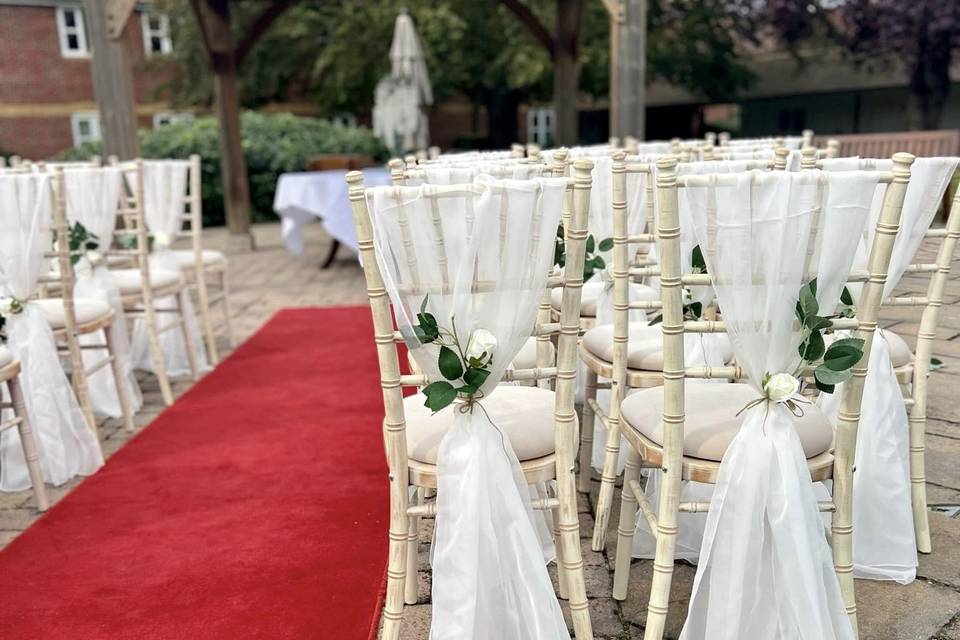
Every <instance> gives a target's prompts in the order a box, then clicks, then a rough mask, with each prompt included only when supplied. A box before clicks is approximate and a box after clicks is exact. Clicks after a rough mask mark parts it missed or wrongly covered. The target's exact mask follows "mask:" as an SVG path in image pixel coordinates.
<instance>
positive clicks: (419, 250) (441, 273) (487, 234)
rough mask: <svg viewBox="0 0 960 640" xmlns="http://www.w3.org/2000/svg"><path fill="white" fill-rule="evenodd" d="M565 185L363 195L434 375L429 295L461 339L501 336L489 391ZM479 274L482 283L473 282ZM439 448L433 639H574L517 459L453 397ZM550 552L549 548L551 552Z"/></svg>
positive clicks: (534, 296) (528, 307) (522, 320)
mask: <svg viewBox="0 0 960 640" xmlns="http://www.w3.org/2000/svg"><path fill="white" fill-rule="evenodd" d="M565 188H566V181H565V180H563V179H557V178H548V179H544V178H538V179H536V180H526V181H512V180H505V181H496V180H492V179H484V178H479V179H477V180H476V181H475V182H474V183H473V184H472V185H463V195H462V196H447V197H444V198H437V199H435V198H432V197H429V196H428V194H429V193H430V190H431V187H430V186H421V187H420V188H419V190H418V191H417V192H416V194H417V195H416V196H415V197H413V198H409V194H410V191H406V192H405V193H406V194H407V196H406V197H405V198H404V200H403V201H402V202H399V203H398V202H397V201H396V200H395V198H396V196H397V193H398V192H397V190H396V189H394V188H392V187H377V188H374V189H372V190H370V191H368V202H369V204H370V210H371V218H372V222H373V228H374V242H375V246H376V248H377V259H378V261H379V264H380V268H381V271H382V272H383V276H384V282H385V284H386V287H387V291H388V293H389V294H390V299H391V302H392V303H393V309H394V314H395V316H396V319H397V324H398V326H399V328H400V331H401V333H402V334H403V335H404V337H405V341H406V343H407V345H408V347H409V348H410V353H411V354H412V356H413V357H414V359H415V360H416V362H417V365H418V366H419V367H420V369H421V371H423V372H424V373H425V374H426V375H428V376H429V378H430V380H431V381H438V380H443V379H444V378H443V376H442V375H441V374H440V371H439V368H438V363H437V354H438V348H437V346H436V345H435V344H428V345H422V344H420V342H419V340H417V339H416V337H415V334H414V332H413V326H414V325H416V324H417V323H418V321H417V318H416V316H417V313H418V312H419V311H420V308H421V305H422V304H424V298H425V292H426V291H429V290H433V291H434V292H435V293H433V294H431V295H429V297H428V298H427V300H426V303H425V304H426V307H425V308H426V310H427V312H429V313H431V314H433V316H434V317H435V318H436V319H437V322H438V324H439V325H440V326H441V327H443V328H444V329H446V330H449V331H455V332H456V334H457V336H458V337H459V338H460V339H461V340H462V341H463V344H464V345H466V344H467V340H468V337H469V336H472V335H473V334H474V332H475V331H478V330H481V329H483V330H486V331H489V332H490V333H491V334H492V335H493V336H494V337H495V341H496V342H495V347H494V350H493V362H492V365H491V371H490V374H489V377H488V378H487V379H486V382H485V383H484V384H483V385H482V387H481V388H480V391H481V393H482V394H483V395H484V396H485V397H489V396H490V394H492V393H494V392H495V391H496V385H497V381H498V380H499V379H500V377H501V376H502V374H503V372H504V370H505V369H506V368H507V366H508V365H509V364H510V362H511V361H512V360H513V358H514V356H516V354H517V353H518V352H519V350H520V348H521V347H522V346H523V344H524V342H525V341H526V340H527V339H528V338H529V336H530V333H531V330H532V328H533V326H534V323H535V320H536V314H537V307H538V304H539V301H540V299H541V298H542V296H543V292H544V287H545V284H546V275H547V272H548V271H549V268H550V262H551V260H552V257H553V245H554V238H555V236H556V228H557V225H558V224H559V222H560V210H561V205H562V199H563V194H564V189H565ZM475 281H481V282H482V283H483V288H482V290H481V291H474V290H473V285H474V282H475ZM453 411H454V413H455V418H454V423H453V425H452V426H451V428H450V429H449V431H447V433H446V434H445V435H444V436H443V439H442V441H441V443H440V447H439V452H438V456H437V487H438V488H437V519H436V529H435V533H434V541H433V549H432V552H433V623H432V627H431V630H430V638H431V639H432V640H454V639H456V640H460V639H462V638H499V639H503V640H526V639H528V638H544V639H554V638H561V639H567V638H569V633H568V632H567V628H566V625H565V624H564V621H563V616H562V614H561V611H560V607H559V604H558V603H557V598H556V596H555V594H554V592H553V587H552V586H551V584H550V579H549V577H548V575H547V572H546V567H545V566H544V563H543V560H542V556H541V553H542V550H541V547H540V542H539V541H538V539H537V533H536V528H537V521H538V520H539V517H538V516H536V515H534V513H533V511H532V509H531V506H530V493H529V488H528V487H527V486H526V481H525V480H524V477H523V474H522V472H521V470H520V465H519V462H518V461H517V457H516V455H515V453H514V452H513V449H512V447H511V445H510V442H509V440H507V439H506V438H504V437H503V436H502V434H501V433H500V432H499V430H498V429H497V427H496V425H494V424H492V423H491V421H490V419H489V417H488V416H487V414H486V412H485V410H484V409H483V408H482V402H481V403H480V405H479V406H474V407H473V409H472V411H461V406H454V407H453ZM548 555H552V554H548Z"/></svg>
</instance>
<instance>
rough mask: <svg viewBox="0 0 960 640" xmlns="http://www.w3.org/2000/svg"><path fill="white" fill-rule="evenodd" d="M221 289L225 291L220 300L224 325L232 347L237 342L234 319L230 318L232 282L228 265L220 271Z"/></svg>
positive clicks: (228, 342)
mask: <svg viewBox="0 0 960 640" xmlns="http://www.w3.org/2000/svg"><path fill="white" fill-rule="evenodd" d="M220 290H221V291H222V293H223V299H222V300H221V301H220V304H221V306H223V327H224V328H225V329H226V331H227V344H228V345H229V346H230V348H231V349H232V348H233V345H234V344H235V342H234V338H233V321H232V320H231V319H230V284H229V278H228V277H227V269H226V267H224V269H223V270H222V271H220Z"/></svg>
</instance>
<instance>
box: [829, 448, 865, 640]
mask: <svg viewBox="0 0 960 640" xmlns="http://www.w3.org/2000/svg"><path fill="white" fill-rule="evenodd" d="M852 489H853V463H852V460H851V461H850V462H849V464H843V462H842V461H839V460H838V461H837V462H835V463H834V467H833V503H834V505H835V506H836V509H835V510H834V512H833V523H832V526H831V527H830V533H831V537H832V540H833V568H834V570H835V571H836V572H837V578H838V579H839V581H840V593H841V595H842V596H843V604H844V606H845V607H846V611H847V616H849V618H850V624H851V625H852V626H853V633H854V636H855V637H859V632H858V628H857V601H856V598H855V596H854V584H853V492H852Z"/></svg>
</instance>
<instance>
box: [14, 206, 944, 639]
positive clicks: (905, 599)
mask: <svg viewBox="0 0 960 640" xmlns="http://www.w3.org/2000/svg"><path fill="white" fill-rule="evenodd" d="M254 234H255V237H256V239H257V245H258V248H257V250H255V251H230V278H231V284H232V288H233V291H232V305H233V314H234V318H235V321H234V328H235V332H236V335H237V338H238V341H242V340H245V339H246V338H247V337H249V336H250V335H251V334H252V333H254V332H255V331H256V330H257V329H258V328H259V327H260V326H262V325H263V324H264V323H265V322H266V321H267V320H268V319H269V318H270V316H272V315H273V314H274V313H275V312H276V311H278V310H279V309H282V308H284V307H297V306H327V305H353V304H364V303H365V302H366V294H365V290H364V285H363V275H362V272H361V270H360V267H359V266H358V265H357V263H356V260H355V258H354V257H353V256H351V255H350V254H349V253H348V252H347V251H345V250H341V254H340V257H339V259H338V260H337V261H336V262H335V263H334V264H333V265H332V266H331V268H329V269H327V270H320V269H319V264H320V262H321V260H322V259H323V257H324V256H325V255H326V251H327V248H328V246H329V238H328V237H327V236H326V235H325V233H324V232H323V230H322V228H321V227H320V226H319V225H309V226H308V227H307V229H306V238H307V243H306V244H307V250H306V252H305V254H304V256H302V257H299V258H297V257H294V256H292V255H291V254H289V253H288V252H287V251H286V250H285V249H284V248H283V246H282V245H281V243H280V227H279V225H278V224H265V225H258V226H256V227H255V229H254ZM206 236H207V238H208V240H207V244H208V246H210V247H212V248H225V241H226V236H225V234H224V233H223V231H222V230H211V231H208V232H206ZM923 261H924V262H931V261H932V255H931V256H927V257H926V258H924V260H923ZM923 280H924V279H923V277H922V276H907V277H906V278H904V280H903V282H902V283H901V286H900V289H899V290H898V293H899V294H901V295H921V296H922V295H925V287H924V286H923ZM958 303H960V264H956V263H955V265H954V270H953V274H952V275H951V278H950V282H949V284H948V286H947V293H946V305H945V306H944V308H943V309H942V321H941V329H940V332H939V334H938V336H937V341H936V344H935V347H934V350H933V351H934V354H935V356H936V357H938V358H939V359H940V360H942V361H943V362H944V365H945V366H944V368H943V369H941V370H939V371H937V372H936V373H935V374H934V375H933V377H932V382H931V385H930V401H929V406H930V408H929V415H930V419H929V421H928V424H927V490H928V493H929V497H930V502H931V505H934V506H935V507H936V508H941V509H942V510H943V511H944V512H945V514H940V513H933V514H931V526H932V529H933V548H934V552H933V554H931V555H929V556H923V557H921V560H920V570H919V577H918V579H917V580H916V581H915V582H914V583H912V584H910V585H908V586H901V585H896V584H890V583H879V582H872V581H864V580H858V581H857V600H858V606H859V609H860V626H861V630H860V637H861V638H863V639H864V640H914V639H916V640H960V519H956V518H954V517H952V516H954V515H956V513H955V510H954V509H953V507H954V506H960V466H958V464H957V461H958V460H960V304H958ZM882 318H883V324H884V326H887V327H891V328H893V329H895V330H896V331H897V332H899V333H901V335H903V336H904V338H906V339H907V341H908V342H909V343H910V344H911V346H912V345H913V343H914V342H915V335H916V331H917V322H918V318H919V314H918V313H917V310H912V309H904V308H899V309H888V310H886V311H884V313H883V314H882ZM221 351H222V352H223V354H224V355H225V354H226V353H227V352H228V351H229V349H228V348H227V346H226V344H225V343H222V344H221ZM141 384H142V387H143V390H144V399H145V406H144V409H143V410H142V411H141V412H140V413H139V414H138V415H137V430H138V431H139V430H141V429H143V428H144V427H145V426H147V425H148V424H149V423H150V422H151V421H152V420H153V418H154V417H156V415H157V414H158V413H159V412H160V411H161V410H162V408H163V407H162V401H161V399H160V393H159V389H158V388H157V386H156V383H155V380H154V379H153V378H152V377H151V376H143V377H142V379H141ZM189 386H190V383H189V382H188V381H178V382H177V383H176V384H175V386H174V391H175V393H176V394H177V395H179V394H181V393H183V392H184V391H185V390H186V389H187V388H188V387H189ZM370 428H377V425H370ZM135 435H136V434H128V433H126V432H125V431H124V430H123V429H122V426H121V425H120V424H119V422H118V421H108V422H107V423H106V424H104V425H102V426H101V428H100V437H101V440H102V442H103V448H104V453H105V454H106V455H107V456H109V455H112V454H113V453H114V452H116V451H117V450H118V449H119V448H120V447H122V446H123V445H124V444H125V443H126V442H127V441H129V440H130V438H131V437H133V436H135ZM77 484H79V481H73V482H70V483H68V484H67V485H65V486H63V487H56V488H53V487H51V488H49V492H50V494H51V498H52V500H53V501H57V500H59V499H60V498H62V497H63V496H64V495H66V494H67V493H69V492H70V490H72V489H73V487H75V486H76V485H77ZM596 486H597V485H596V483H595V485H594V489H595V490H596ZM594 495H595V494H594ZM592 498H593V495H591V496H581V501H580V510H581V525H582V527H581V536H582V537H583V538H584V541H583V550H584V560H585V564H586V579H587V595H588V596H589V597H590V603H591V612H592V615H593V625H594V632H595V635H596V637H597V638H598V639H605V640H614V639H616V640H628V639H633V638H641V637H642V636H643V631H642V628H643V621H644V617H645V611H646V598H647V594H648V592H649V591H648V586H649V580H650V575H651V567H650V563H649V562H647V561H635V563H634V567H633V571H632V573H631V588H630V595H629V597H628V599H627V600H626V602H624V603H617V602H615V601H613V600H612V599H611V598H610V595H609V594H610V591H611V585H612V576H613V574H612V570H611V564H610V560H611V557H608V556H607V554H606V553H595V552H593V551H590V543H589V539H588V538H589V536H590V534H591V532H592V530H593V518H592V516H591V515H590V513H591V511H592V502H591V500H592ZM614 508H615V509H617V506H616V505H615V506H614ZM616 512H617V511H614V513H616ZM37 517H38V514H37V512H36V509H35V508H34V504H33V499H32V498H31V496H30V493H29V492H22V493H5V494H0V548H2V547H3V546H5V545H6V544H7V543H9V542H10V541H11V540H13V539H14V538H15V537H16V536H17V535H18V534H19V533H20V532H21V531H23V530H24V529H26V528H27V527H28V526H30V524H31V523H32V522H33V521H34V520H36V519H37ZM430 526H431V523H430V521H425V522H424V524H423V527H422V529H421V540H422V542H424V543H428V542H429V539H430ZM614 537H615V533H614V532H611V533H609V534H608V549H609V550H610V551H611V552H612V550H613V549H614V547H615V540H614ZM384 544H386V532H384ZM427 553H428V546H427V544H423V545H421V567H423V569H421V572H420V576H419V578H420V601H419V604H417V605H413V606H409V607H407V608H406V609H405V613H404V622H405V624H404V629H403V634H402V637H403V638H406V639H409V640H414V639H416V640H420V639H426V638H427V636H428V631H429V626H430V605H429V602H430V573H429V569H428V568H427V564H428V563H427V562H426V558H427ZM693 575H694V568H693V567H691V566H688V565H685V564H680V565H678V567H677V571H676V574H675V579H674V590H673V602H672V604H671V618H670V621H669V625H668V630H669V633H668V636H669V637H671V638H675V637H676V634H677V633H678V632H679V629H680V626H681V624H682V621H683V616H684V613H685V610H686V600H687V597H688V595H689V593H690V588H691V584H692V579H693ZM745 640H746V639H745ZM750 640H753V639H750ZM757 640H760V639H757Z"/></svg>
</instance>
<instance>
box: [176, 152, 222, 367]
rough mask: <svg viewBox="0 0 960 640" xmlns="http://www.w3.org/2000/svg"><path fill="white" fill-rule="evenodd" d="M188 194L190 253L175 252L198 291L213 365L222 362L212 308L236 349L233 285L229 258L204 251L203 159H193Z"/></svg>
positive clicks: (185, 216) (185, 217) (186, 230)
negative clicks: (215, 308) (219, 313)
mask: <svg viewBox="0 0 960 640" xmlns="http://www.w3.org/2000/svg"><path fill="white" fill-rule="evenodd" d="M189 162H190V172H189V180H188V187H187V188H188V193H187V196H186V198H185V200H184V202H185V205H186V206H185V212H184V214H183V221H184V223H185V228H184V229H183V230H182V231H181V234H180V235H181V236H186V237H189V238H190V243H191V248H190V249H174V250H172V253H173V256H174V257H175V258H176V260H177V262H178V263H179V265H180V269H181V270H182V271H183V274H184V276H185V277H186V279H187V286H188V288H190V289H191V290H194V291H196V294H197V302H198V303H199V311H200V322H201V325H202V327H203V334H204V337H205V339H206V343H207V354H209V356H210V361H211V363H212V364H217V362H219V361H220V357H219V352H218V350H217V335H216V334H217V332H216V331H215V329H214V325H213V318H212V308H213V306H214V305H217V304H219V305H220V307H221V309H222V311H223V324H222V325H221V326H222V329H223V333H224V334H225V335H226V338H227V344H228V345H229V346H230V347H233V325H232V323H231V320H230V284H229V281H228V274H227V271H228V267H229V264H228V262H227V257H226V256H225V255H224V253H223V252H222V251H216V250H213V249H204V248H203V207H202V201H201V195H202V193H201V187H202V177H201V176H202V174H201V171H200V156H198V155H196V154H194V155H191V156H190V161H189Z"/></svg>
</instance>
